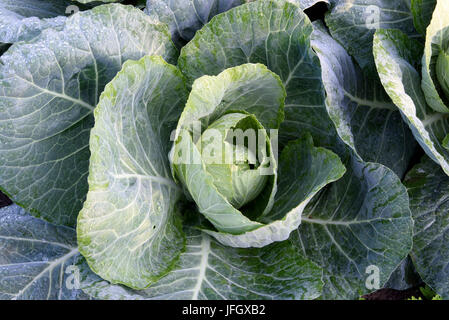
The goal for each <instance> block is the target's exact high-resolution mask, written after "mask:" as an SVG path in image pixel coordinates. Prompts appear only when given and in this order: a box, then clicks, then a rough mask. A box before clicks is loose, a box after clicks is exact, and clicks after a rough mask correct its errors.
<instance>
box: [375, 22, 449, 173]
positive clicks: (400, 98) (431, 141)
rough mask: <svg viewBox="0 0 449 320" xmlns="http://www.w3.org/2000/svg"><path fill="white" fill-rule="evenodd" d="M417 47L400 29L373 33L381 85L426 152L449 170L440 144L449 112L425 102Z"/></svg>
mask: <svg viewBox="0 0 449 320" xmlns="http://www.w3.org/2000/svg"><path fill="white" fill-rule="evenodd" d="M420 48H421V46H420V45H419V43H418V42H416V41H413V40H410V39H409V38H408V37H407V36H406V35H405V34H403V33H401V32H400V31H399V30H378V31H377V32H376V34H375V37H374V57H375V60H376V65H377V69H378V71H379V75H380V79H381V81H382V84H383V86H384V88H385V89H386V91H387V93H388V94H389V95H390V97H391V99H392V100H393V102H394V103H395V104H396V106H397V107H398V108H399V109H400V110H401V113H402V115H403V118H404V119H405V121H406V122H407V123H408V125H409V126H410V129H411V130H412V132H413V135H414V136H415V138H416V140H417V141H418V143H419V144H420V145H421V147H422V148H423V149H424V151H425V152H426V153H427V155H429V157H431V158H432V159H433V160H434V161H435V162H437V163H439V164H440V165H441V167H442V168H443V170H444V171H445V172H446V174H449V163H448V159H449V151H448V150H447V149H446V148H445V147H444V145H443V140H444V138H445V137H446V135H447V130H448V129H449V122H448V115H447V114H444V113H438V112H435V111H433V110H432V109H431V108H429V107H428V106H427V104H426V100H425V97H424V93H423V91H422V89H421V77H420V75H419V73H418V71H416V67H417V66H419V61H420V57H421V52H422V51H421V50H420Z"/></svg>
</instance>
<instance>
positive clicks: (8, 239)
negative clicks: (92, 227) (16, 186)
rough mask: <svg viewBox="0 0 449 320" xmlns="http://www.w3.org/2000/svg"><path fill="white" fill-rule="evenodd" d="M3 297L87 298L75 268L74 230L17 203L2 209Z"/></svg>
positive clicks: (0, 269)
mask: <svg viewBox="0 0 449 320" xmlns="http://www.w3.org/2000/svg"><path fill="white" fill-rule="evenodd" d="M0 247H1V248H2V250H1V251H0V279H1V280H0V299H2V300H5V299H12V300H21V299H25V300H72V299H73V300H75V299H76V300H79V299H86V298H88V297H87V296H86V295H85V294H83V292H82V291H81V290H80V287H79V273H78V274H77V273H76V272H77V271H76V269H75V268H74V264H75V262H76V261H77V260H78V258H79V256H80V254H79V252H78V248H77V244H76V234H75V230H74V229H72V228H68V227H62V226H55V225H52V224H50V223H47V222H45V221H43V220H40V219H36V218H34V217H32V216H31V215H29V214H28V213H26V212H25V211H24V210H23V209H21V208H20V207H19V206H17V205H11V206H9V207H5V208H2V209H0Z"/></svg>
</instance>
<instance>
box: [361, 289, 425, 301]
mask: <svg viewBox="0 0 449 320" xmlns="http://www.w3.org/2000/svg"><path fill="white" fill-rule="evenodd" d="M411 297H415V298H417V299H418V298H422V299H423V300H424V299H425V298H424V297H423V295H422V293H421V291H420V290H419V287H415V288H411V289H408V290H403V291H400V290H394V289H380V290H377V291H375V292H373V293H370V294H367V295H364V296H363V298H364V299H365V300H407V299H410V298H411Z"/></svg>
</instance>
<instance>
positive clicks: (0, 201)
mask: <svg viewBox="0 0 449 320" xmlns="http://www.w3.org/2000/svg"><path fill="white" fill-rule="evenodd" d="M11 204H12V202H11V200H9V199H8V197H7V196H5V195H4V194H3V193H1V192H0V208H3V207H6V206H9V205H11Z"/></svg>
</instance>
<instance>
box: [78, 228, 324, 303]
mask: <svg viewBox="0 0 449 320" xmlns="http://www.w3.org/2000/svg"><path fill="white" fill-rule="evenodd" d="M184 229H185V232H186V235H187V245H186V251H185V252H183V253H182V254H181V257H180V259H179V262H178V263H177V265H176V268H174V269H173V270H172V271H171V272H170V273H168V274H167V275H166V276H165V277H164V278H162V279H161V280H159V281H158V282H156V283H154V284H153V285H151V286H150V287H148V288H147V289H145V290H139V291H135V290H131V289H129V288H126V287H123V286H120V285H113V284H111V283H109V282H107V281H105V280H103V279H101V278H100V277H98V276H96V275H95V274H93V273H92V272H91V271H90V270H89V268H88V266H87V265H86V264H85V263H83V262H80V264H79V266H80V270H81V288H82V290H83V291H84V292H85V293H87V294H88V295H90V296H91V297H94V298H98V299H124V300H131V299H132V300H134V299H164V300H177V299H181V300H197V299H199V300H205V299H207V300H211V299H212V300H214V299H220V300H221V299H236V300H239V299H246V300H248V299H250V300H253V299H316V298H318V297H319V296H320V294H321V289H322V286H323V283H322V281H321V269H320V268H318V267H317V266H315V265H314V264H313V263H311V262H310V261H308V260H305V259H303V258H302V257H301V256H300V255H299V254H298V253H297V252H296V250H295V248H294V247H293V246H292V245H291V244H290V243H289V242H288V241H284V242H278V243H274V244H271V245H269V246H266V247H264V248H261V249H255V248H252V249H237V248H230V247H227V246H223V245H222V244H220V243H218V242H217V241H216V240H214V239H213V238H211V237H209V236H208V235H206V234H204V233H202V232H200V231H199V230H197V229H194V228H192V227H189V226H186V227H185V228H184Z"/></svg>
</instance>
